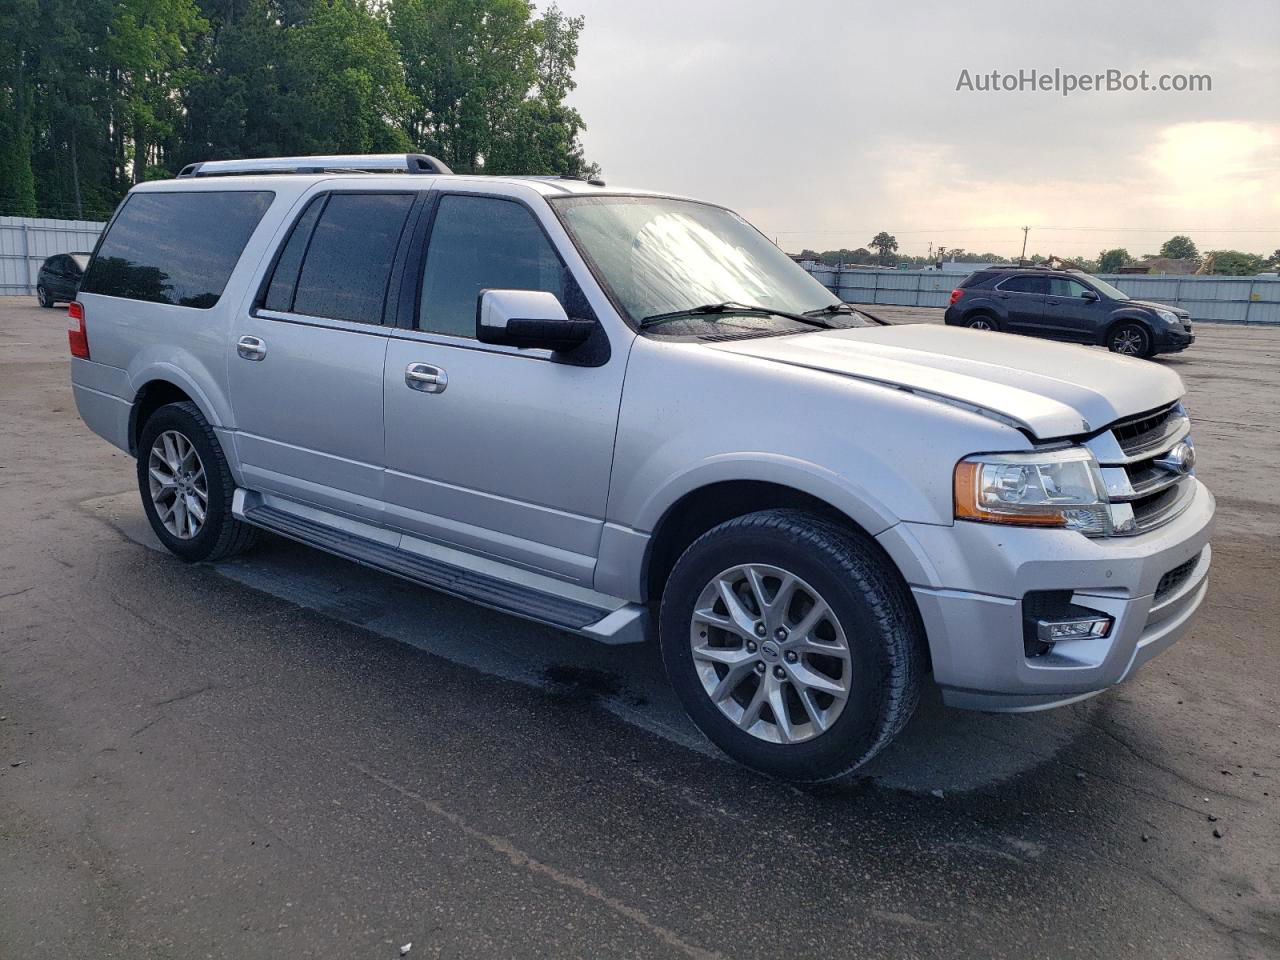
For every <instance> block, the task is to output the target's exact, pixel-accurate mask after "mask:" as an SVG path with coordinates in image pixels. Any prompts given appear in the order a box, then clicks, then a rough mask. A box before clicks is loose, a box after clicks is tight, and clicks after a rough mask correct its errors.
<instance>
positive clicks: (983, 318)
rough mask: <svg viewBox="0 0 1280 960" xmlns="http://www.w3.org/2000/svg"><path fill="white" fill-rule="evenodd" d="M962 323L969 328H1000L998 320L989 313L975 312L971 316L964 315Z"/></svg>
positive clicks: (996, 329)
mask: <svg viewBox="0 0 1280 960" xmlns="http://www.w3.org/2000/svg"><path fill="white" fill-rule="evenodd" d="M964 325H965V326H966V327H968V328H969V329H971V330H995V331H998V330H999V329H1000V321H998V320H997V319H996V318H995V317H993V316H992V315H991V314H989V313H975V314H973V315H972V316H968V317H965V320H964Z"/></svg>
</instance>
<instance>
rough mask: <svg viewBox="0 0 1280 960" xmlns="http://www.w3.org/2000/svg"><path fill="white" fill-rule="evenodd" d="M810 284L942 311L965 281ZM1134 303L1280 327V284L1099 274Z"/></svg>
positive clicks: (867, 275)
mask: <svg viewBox="0 0 1280 960" xmlns="http://www.w3.org/2000/svg"><path fill="white" fill-rule="evenodd" d="M805 269H807V270H808V271H809V272H810V273H812V274H813V276H814V278H815V279H816V280H817V281H818V282H819V283H821V284H822V285H823V286H825V287H826V288H827V289H828V290H830V291H831V292H832V293H834V294H836V296H838V297H840V299H841V300H844V301H845V302H846V303H864V304H877V303H879V304H885V305H892V306H901V307H945V306H947V304H948V303H950V300H951V290H952V289H953V288H954V287H955V285H956V284H958V283H959V282H960V280H961V279H963V277H962V276H961V275H960V274H948V273H938V272H937V271H934V270H888V269H884V270H862V269H853V270H851V269H843V270H841V269H837V268H835V267H829V266H825V265H822V264H819V265H816V266H806V267H805ZM1099 277H1100V279H1102V280H1106V281H1107V282H1108V283H1111V284H1113V285H1115V286H1117V287H1119V288H1120V289H1121V290H1123V291H1125V293H1127V294H1129V296H1131V297H1133V298H1134V299H1136V300H1155V301H1157V302H1159V303H1167V304H1170V305H1172V306H1177V307H1181V308H1182V309H1184V310H1186V311H1187V312H1188V313H1190V314H1191V318H1192V319H1193V320H1217V321H1221V322H1224V323H1280V278H1275V277H1212V276H1210V277H1198V276H1189V277H1174V276H1160V275H1157V276H1143V275H1141V274H1131V273H1126V274H1099Z"/></svg>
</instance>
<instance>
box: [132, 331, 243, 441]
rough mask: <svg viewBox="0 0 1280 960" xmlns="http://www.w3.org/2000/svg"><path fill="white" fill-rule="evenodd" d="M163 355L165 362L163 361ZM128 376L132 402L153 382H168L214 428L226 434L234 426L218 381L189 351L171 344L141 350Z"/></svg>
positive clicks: (228, 405)
mask: <svg viewBox="0 0 1280 960" xmlns="http://www.w3.org/2000/svg"><path fill="white" fill-rule="evenodd" d="M162 354H163V356H164V357H165V358H166V359H163V360H162V359H160V356H161V355H162ZM128 376H129V387H130V389H131V391H132V396H131V400H136V398H137V396H138V392H139V391H140V390H141V389H142V388H143V387H144V386H146V385H147V384H148V383H150V382H151V381H153V380H165V381H168V382H169V383H172V384H173V385H174V386H175V387H179V388H180V389H181V390H182V391H183V392H184V393H186V395H187V396H189V397H190V398H191V399H192V401H193V402H194V403H195V405H196V406H197V407H199V408H200V412H201V413H202V414H204V418H205V419H206V420H208V421H209V423H210V424H211V425H212V426H214V427H215V428H218V429H224V430H225V429H228V428H230V427H231V426H232V425H233V423H234V421H233V419H232V414H231V407H230V404H228V403H227V398H226V396H225V395H224V394H223V393H222V391H221V390H220V389H219V388H218V384H217V379H216V378H215V377H214V375H213V373H212V372H211V371H210V370H209V369H208V367H206V366H205V365H204V364H203V363H201V361H200V360H199V358H198V357H196V356H195V354H193V353H191V352H190V351H188V350H185V349H182V348H175V347H174V345H173V344H171V343H166V344H164V345H163V347H155V348H150V347H149V348H147V349H145V350H142V351H140V352H139V353H138V356H137V357H135V358H134V360H133V361H132V362H131V363H130V364H129V368H128Z"/></svg>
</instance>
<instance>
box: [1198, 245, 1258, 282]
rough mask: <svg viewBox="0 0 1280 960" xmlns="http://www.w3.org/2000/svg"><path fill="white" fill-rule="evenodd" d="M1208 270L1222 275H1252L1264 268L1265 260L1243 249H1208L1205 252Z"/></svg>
mask: <svg viewBox="0 0 1280 960" xmlns="http://www.w3.org/2000/svg"><path fill="white" fill-rule="evenodd" d="M1205 262H1206V263H1208V264H1210V268H1209V272H1210V273H1215V274H1218V275H1219V276H1224V277H1252V276H1253V275H1254V274H1256V273H1261V272H1262V271H1263V270H1264V269H1265V268H1266V265H1267V264H1266V261H1265V260H1263V259H1262V257H1260V256H1258V255H1257V254H1256V253H1245V252H1244V251H1243V250H1210V251H1209V252H1208V253H1206V254H1205Z"/></svg>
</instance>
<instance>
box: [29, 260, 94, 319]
mask: <svg viewBox="0 0 1280 960" xmlns="http://www.w3.org/2000/svg"><path fill="white" fill-rule="evenodd" d="M88 265H89V254H87V253H55V254H54V255H53V256H52V257H49V258H47V259H46V260H45V262H44V263H42V264H40V274H39V276H37V277H36V296H37V297H38V298H39V299H40V306H42V307H52V306H53V305H54V304H55V303H58V302H62V303H70V302H71V301H72V300H74V299H75V298H76V290H78V289H79V287H80V281H81V280H82V279H83V278H84V269H85V267H87V266H88Z"/></svg>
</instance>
